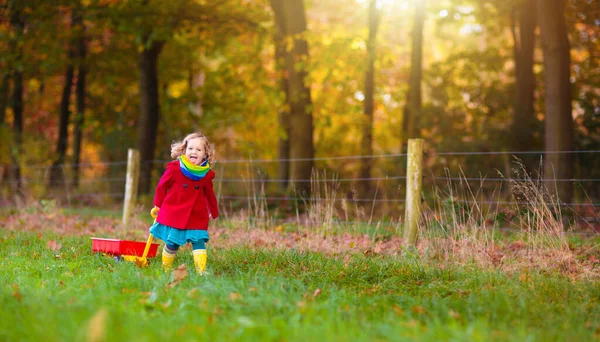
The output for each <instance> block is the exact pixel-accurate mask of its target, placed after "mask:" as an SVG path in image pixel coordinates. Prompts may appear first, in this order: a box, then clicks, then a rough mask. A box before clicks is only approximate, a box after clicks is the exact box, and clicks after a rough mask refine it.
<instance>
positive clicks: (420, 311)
mask: <svg viewBox="0 0 600 342" xmlns="http://www.w3.org/2000/svg"><path fill="white" fill-rule="evenodd" d="M411 311H412V312H413V313H416V314H423V313H425V308H424V307H422V306H421V305H415V306H413V307H412V308H411Z"/></svg>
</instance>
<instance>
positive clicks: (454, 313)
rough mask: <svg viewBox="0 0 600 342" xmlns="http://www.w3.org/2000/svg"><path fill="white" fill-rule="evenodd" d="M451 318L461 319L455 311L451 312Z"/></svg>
mask: <svg viewBox="0 0 600 342" xmlns="http://www.w3.org/2000/svg"><path fill="white" fill-rule="evenodd" d="M450 317H452V318H454V319H459V318H460V314H459V313H458V312H456V311H454V310H450Z"/></svg>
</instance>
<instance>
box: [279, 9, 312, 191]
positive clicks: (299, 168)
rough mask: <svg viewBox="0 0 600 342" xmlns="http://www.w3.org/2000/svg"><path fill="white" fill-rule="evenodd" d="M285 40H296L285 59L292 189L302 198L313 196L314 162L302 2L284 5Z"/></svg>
mask: <svg viewBox="0 0 600 342" xmlns="http://www.w3.org/2000/svg"><path fill="white" fill-rule="evenodd" d="M283 14H284V23H285V32H286V38H287V37H290V38H291V39H293V47H292V49H291V50H289V53H288V54H287V58H286V67H287V72H288V75H289V98H288V105H289V108H290V121H289V123H290V137H289V139H290V186H291V187H292V188H293V189H295V191H296V192H297V194H299V195H310V183H309V182H307V181H306V180H308V179H310V178H311V173H312V168H313V162H314V160H313V159H314V146H313V122H312V101H311V97H310V87H308V86H307V85H306V76H307V74H308V43H307V41H306V39H305V38H304V37H302V35H303V34H304V33H305V32H306V14H305V11H304V3H303V1H302V0H289V1H285V2H284V3H283Z"/></svg>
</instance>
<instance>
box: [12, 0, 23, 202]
mask: <svg viewBox="0 0 600 342" xmlns="http://www.w3.org/2000/svg"><path fill="white" fill-rule="evenodd" d="M24 5H25V4H24V3H23V2H20V1H17V0H11V1H9V2H8V9H9V12H10V26H11V30H12V34H11V38H12V39H11V40H10V43H9V44H10V51H11V54H12V58H11V64H10V65H11V66H10V70H11V74H12V81H13V91H12V96H11V103H10V106H11V108H12V113H13V134H14V148H13V151H12V153H13V155H12V156H13V167H12V170H13V172H12V179H13V181H14V184H15V191H17V193H20V191H21V166H20V162H21V155H22V153H23V147H22V143H23V68H24V65H23V48H22V39H23V36H24V33H25V22H26V19H25V8H26V7H25V6H24Z"/></svg>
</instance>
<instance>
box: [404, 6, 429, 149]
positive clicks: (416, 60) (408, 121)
mask: <svg viewBox="0 0 600 342" xmlns="http://www.w3.org/2000/svg"><path fill="white" fill-rule="evenodd" d="M425 2H426V1H425V0H422V1H417V2H416V8H415V18H414V23H413V31H412V53H411V57H410V76H409V84H408V95H407V96H406V105H405V106H404V118H403V120H402V122H403V125H404V134H403V137H402V138H403V140H405V141H408V139H412V138H418V137H419V133H418V132H419V117H420V115H421V79H422V75H423V25H424V23H425ZM404 144H405V142H404V141H401V142H400V145H401V146H404ZM400 152H402V151H400Z"/></svg>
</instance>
